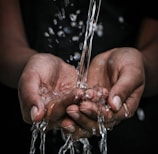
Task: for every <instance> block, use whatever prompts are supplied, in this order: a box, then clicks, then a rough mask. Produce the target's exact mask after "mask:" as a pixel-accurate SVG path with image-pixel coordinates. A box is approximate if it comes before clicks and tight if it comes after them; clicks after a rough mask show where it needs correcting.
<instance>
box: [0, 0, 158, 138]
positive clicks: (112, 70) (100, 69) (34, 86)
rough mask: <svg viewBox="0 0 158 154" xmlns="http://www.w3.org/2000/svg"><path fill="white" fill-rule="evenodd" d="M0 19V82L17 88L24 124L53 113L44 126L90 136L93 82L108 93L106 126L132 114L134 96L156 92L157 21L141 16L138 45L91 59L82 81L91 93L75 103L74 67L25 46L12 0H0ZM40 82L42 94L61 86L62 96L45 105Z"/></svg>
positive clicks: (93, 119)
mask: <svg viewBox="0 0 158 154" xmlns="http://www.w3.org/2000/svg"><path fill="white" fill-rule="evenodd" d="M0 21H1V22H0V57H1V60H0V73H1V74H0V81H1V82H2V83H4V84H6V85H7V86H10V87H13V88H17V89H18V92H19V102H20V106H21V112H22V116H23V119H24V121H25V122H26V123H29V124H32V121H35V122H39V121H41V120H42V119H43V118H46V119H54V117H58V118H56V119H55V121H53V124H50V127H49V128H50V129H51V128H52V127H53V126H51V125H54V124H59V125H58V127H62V128H70V127H69V126H71V128H72V127H73V128H75V129H71V131H70V129H66V132H67V131H70V132H71V133H74V134H75V135H74V136H79V137H80V136H84V137H86V136H88V137H89V136H91V135H92V130H91V129H92V128H96V129H98V124H97V118H96V116H97V113H98V112H97V111H98V106H97V105H96V103H94V101H93V98H94V96H96V95H95V94H96V93H97V91H96V89H93V87H94V86H95V85H98V84H99V86H100V87H102V88H103V89H105V91H107V93H108V96H107V95H105V99H106V101H107V103H108V104H109V106H110V110H108V111H107V110H105V108H104V107H103V109H102V111H103V114H104V117H105V118H106V121H107V122H106V124H105V126H106V127H113V126H114V125H116V124H118V123H119V122H120V121H122V120H124V119H125V118H130V117H131V116H133V114H134V113H135V111H136V109H137V107H138V105H139V101H140V98H141V97H142V96H144V97H145V96H152V95H155V94H156V92H157V91H158V80H157V76H158V62H157V56H158V55H157V54H158V52H157V50H158V30H157V27H158V21H157V20H154V19H149V18H147V19H145V20H144V21H143V22H142V28H141V30H140V35H139V36H138V41H137V47H138V49H134V48H115V49H112V50H110V51H106V52H103V53H101V54H99V55H97V56H96V57H95V58H94V59H93V60H92V62H91V64H90V68H89V72H88V86H89V88H92V91H93V92H94V93H93V92H92V96H91V97H90V98H88V99H86V100H84V97H80V98H79V99H81V102H82V103H80V105H78V104H76V102H75V101H74V99H72V100H73V101H68V100H71V99H70V98H75V96H76V92H75V93H74V92H73V91H74V89H75V88H76V81H77V72H76V70H75V68H74V67H72V66H71V65H69V64H67V63H65V62H64V61H63V60H62V59H60V58H58V57H56V56H54V55H51V54H41V53H38V51H35V50H34V49H31V48H30V47H29V44H28V42H27V40H26V36H25V31H24V26H23V22H22V19H21V13H20V7H19V1H18V0H7V1H4V0H0ZM43 66H45V67H43ZM96 74H99V75H96ZM43 85H44V87H46V93H47V91H48V93H51V92H53V91H62V94H65V95H66V97H64V99H61V98H59V99H58V101H56V102H57V105H55V107H53V108H52V105H50V106H49V105H47V106H45V103H44V101H43V95H41V87H43ZM127 89H128V90H127ZM82 96H83V95H82ZM114 96H118V97H114ZM46 98H47V97H46ZM113 98H115V99H113ZM46 100H47V99H46ZM48 100H49V99H48ZM65 102H66V105H64V107H65V109H63V104H65ZM114 102H115V103H114ZM67 103H68V104H67ZM124 103H126V105H127V108H128V110H129V115H128V117H125V109H124V106H123V104H124ZM52 104H54V102H52ZM61 109H62V110H61ZM48 111H49V112H48ZM58 111H63V112H58ZM54 113H55V115H54ZM73 113H76V114H77V116H74V115H73ZM63 115H64V116H63ZM61 117H62V118H61ZM61 119H62V120H61ZM79 128H82V129H79ZM79 130H80V131H79ZM82 130H83V131H82ZM85 131H86V132H88V133H85Z"/></svg>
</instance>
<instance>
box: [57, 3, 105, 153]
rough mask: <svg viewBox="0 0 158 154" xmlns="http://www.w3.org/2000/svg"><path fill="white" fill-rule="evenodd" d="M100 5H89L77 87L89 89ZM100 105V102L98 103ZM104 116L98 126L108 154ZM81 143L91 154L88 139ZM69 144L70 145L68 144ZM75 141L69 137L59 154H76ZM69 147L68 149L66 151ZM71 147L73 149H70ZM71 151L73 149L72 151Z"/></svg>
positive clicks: (84, 149)
mask: <svg viewBox="0 0 158 154" xmlns="http://www.w3.org/2000/svg"><path fill="white" fill-rule="evenodd" d="M100 5H101V0H90V4H89V11H88V19H87V27H86V32H85V39H84V44H83V50H82V55H81V61H80V65H79V74H78V80H77V84H76V87H78V88H83V89H87V73H88V69H89V63H90V58H91V51H92V42H93V36H94V32H95V30H96V26H97V21H98V16H99V11H100ZM98 103H100V102H98ZM102 117H103V116H100V115H99V116H98V124H99V128H100V134H101V137H102V140H101V142H100V151H101V152H102V154H106V151H107V150H106V148H105V145H106V133H107V132H106V129H105V127H104V121H103V120H101V119H102ZM80 142H81V143H82V144H83V145H84V146H83V153H84V154H91V151H90V148H89V147H90V143H89V141H88V139H87V138H81V139H80ZM68 143H69V144H68ZM73 144H74V143H73V140H72V138H71V134H70V135H69V136H68V138H67V140H66V142H65V144H64V145H63V146H62V147H61V148H60V150H59V153H58V154H63V153H65V152H66V151H67V150H69V149H70V152H71V153H72V154H74V147H73V146H74V145H73ZM66 147H67V149H66ZM70 147H71V148H70ZM71 149H73V150H72V151H71Z"/></svg>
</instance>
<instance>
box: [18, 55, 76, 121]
mask: <svg viewBox="0 0 158 154" xmlns="http://www.w3.org/2000/svg"><path fill="white" fill-rule="evenodd" d="M76 81H77V71H76V69H75V67H73V66H72V65H69V64H67V63H65V62H64V61H63V60H62V59H60V58H58V57H56V56H53V55H51V54H46V53H39V54H35V55H33V56H32V57H31V58H30V59H29V61H28V63H27V64H26V65H25V68H24V70H23V72H22V75H21V77H20V80H19V85H18V95H19V101H20V107H21V112H22V116H23V120H24V121H25V122H26V123H29V124H31V123H32V122H33V121H34V122H39V121H41V120H42V119H43V118H44V116H45V115H46V112H47V111H46V108H45V105H46V104H47V103H48V102H49V103H50V101H51V100H55V99H57V98H60V97H62V95H63V94H64V95H67V94H69V93H70V92H71V91H72V89H74V88H75V87H76ZM70 97H71V98H72V97H74V96H72V95H71V96H70ZM68 99H69V97H68ZM59 100H60V99H59ZM62 101H64V99H62ZM65 101H67V98H65ZM69 103H73V102H69ZM61 106H62V104H61ZM65 107H66V106H65ZM56 113H57V114H59V116H60V114H61V115H62V114H64V113H61V112H56ZM56 116H58V115H56Z"/></svg>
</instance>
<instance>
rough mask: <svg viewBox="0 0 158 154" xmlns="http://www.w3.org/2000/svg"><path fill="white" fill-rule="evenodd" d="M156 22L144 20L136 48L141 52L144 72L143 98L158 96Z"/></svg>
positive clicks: (157, 36)
mask: <svg viewBox="0 0 158 154" xmlns="http://www.w3.org/2000/svg"><path fill="white" fill-rule="evenodd" d="M157 27H158V20H153V19H147V20H145V22H144V24H143V27H142V31H141V33H140V37H139V40H138V48H139V50H141V52H142V54H143V56H144V61H145V71H146V86H145V91H144V94H143V96H144V97H148V96H152V95H155V94H158V29H157Z"/></svg>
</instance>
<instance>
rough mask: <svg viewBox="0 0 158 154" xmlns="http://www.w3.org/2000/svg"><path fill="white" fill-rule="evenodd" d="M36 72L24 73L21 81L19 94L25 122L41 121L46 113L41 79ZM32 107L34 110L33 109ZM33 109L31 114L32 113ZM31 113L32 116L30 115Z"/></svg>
mask: <svg viewBox="0 0 158 154" xmlns="http://www.w3.org/2000/svg"><path fill="white" fill-rule="evenodd" d="M38 79H39V77H38V76H37V74H36V73H33V72H32V73H31V74H30V73H27V72H26V73H24V74H23V76H22V77H21V79H20V81H19V86H18V95H19V101H20V106H21V111H22V116H23V119H24V121H25V122H27V123H30V122H32V121H37V122H38V121H41V119H42V117H43V116H44V114H45V111H44V103H43V100H42V99H41V96H40V93H39V90H40V84H41V83H40V80H38ZM31 108H32V110H31ZM30 110H31V115H30ZM29 115H30V117H29Z"/></svg>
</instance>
